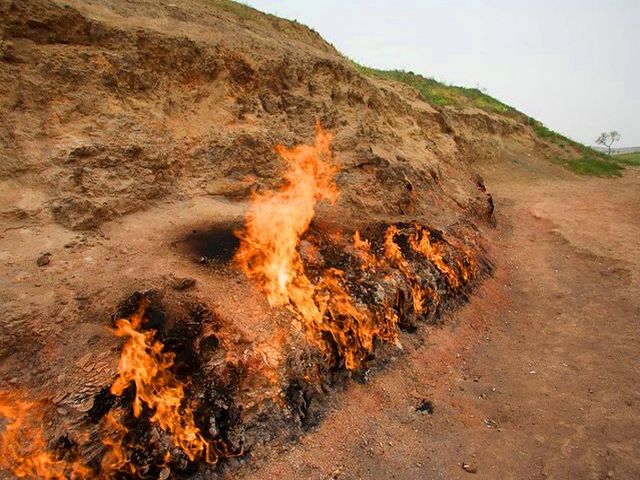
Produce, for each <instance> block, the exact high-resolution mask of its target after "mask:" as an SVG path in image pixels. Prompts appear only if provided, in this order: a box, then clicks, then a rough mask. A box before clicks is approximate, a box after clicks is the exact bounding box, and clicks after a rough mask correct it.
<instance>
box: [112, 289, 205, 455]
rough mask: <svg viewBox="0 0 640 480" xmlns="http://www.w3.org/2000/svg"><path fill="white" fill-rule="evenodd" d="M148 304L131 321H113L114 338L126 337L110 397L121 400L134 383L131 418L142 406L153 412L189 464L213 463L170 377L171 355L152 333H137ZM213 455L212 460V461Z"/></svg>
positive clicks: (178, 387)
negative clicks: (198, 462)
mask: <svg viewBox="0 0 640 480" xmlns="http://www.w3.org/2000/svg"><path fill="white" fill-rule="evenodd" d="M146 308H147V303H146V302H145V301H143V302H142V303H141V305H140V306H139V308H138V310H137V311H136V312H135V313H134V314H133V315H131V317H130V318H128V319H127V318H121V319H119V320H117V321H116V330H115V332H114V333H115V334H116V335H117V336H119V337H126V338H127V341H126V343H125V344H124V346H123V348H122V354H121V355H120V363H119V364H118V377H117V378H116V380H115V381H114V383H113V384H112V386H111V393H113V394H114V395H117V396H120V395H122V394H123V393H124V391H125V390H126V389H127V388H128V387H129V385H130V384H131V383H132V382H133V384H134V385H135V387H136V392H135V398H134V401H133V414H134V416H135V417H139V416H140V414H141V413H142V407H143V405H146V406H147V407H148V408H149V409H150V410H151V411H152V412H153V415H152V416H151V421H152V422H156V423H157V424H158V425H159V427H160V428H161V429H163V430H164V431H167V432H170V433H171V436H172V440H173V443H174V445H175V446H177V447H179V448H180V449H182V451H183V452H184V453H185V454H186V455H187V457H189V459H190V460H191V461H193V460H195V459H196V458H199V457H204V459H205V460H207V461H209V462H215V461H216V460H217V455H216V453H215V449H211V448H210V445H209V443H208V442H207V441H206V440H205V438H204V437H203V436H202V434H201V433H200V430H199V428H198V427H197V426H196V424H195V420H194V416H193V411H192V409H191V408H190V407H189V406H188V405H183V403H184V398H185V394H184V386H183V384H182V383H181V382H180V381H179V380H178V379H177V378H176V377H175V376H174V375H173V373H172V372H171V370H170V368H171V367H172V366H173V360H174V356H175V355H174V354H173V353H171V352H165V351H163V350H164V345H163V344H162V343H161V342H159V341H157V340H154V335H155V332H154V331H153V330H148V331H142V332H141V331H138V328H139V327H140V325H141V322H142V318H143V316H144V312H145V310H146ZM212 455H213V458H212Z"/></svg>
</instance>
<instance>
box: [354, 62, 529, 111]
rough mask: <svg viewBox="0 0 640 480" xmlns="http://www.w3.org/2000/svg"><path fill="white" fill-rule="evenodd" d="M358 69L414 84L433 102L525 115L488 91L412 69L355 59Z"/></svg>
mask: <svg viewBox="0 0 640 480" xmlns="http://www.w3.org/2000/svg"><path fill="white" fill-rule="evenodd" d="M354 64H355V65H356V67H357V68H358V70H360V71H361V72H362V73H364V74H365V75H369V76H372V77H379V78H386V79H388V80H395V81H397V82H401V83H404V84H406V85H409V86H411V87H413V88H415V89H416V90H417V91H418V92H420V94H421V95H422V97H423V98H424V99H425V100H426V101H427V102H428V103H430V104H431V105H436V106H445V105H451V106H453V107H459V108H462V107H469V106H474V107H476V108H479V109H481V110H485V111H488V112H493V113H498V114H500V115H505V116H508V117H511V118H516V119H518V120H524V119H525V118H526V116H525V115H524V114H523V113H521V112H519V111H518V110H516V109H515V108H513V107H510V106H509V105H506V104H504V103H502V102H500V101H499V100H497V99H495V98H493V97H492V96H491V95H487V94H486V93H484V92H482V91H481V90H479V89H477V88H466V87H457V86H454V85H447V84H445V83H442V82H438V81H437V80H434V79H433V78H427V77H424V76H422V75H419V74H417V73H413V72H406V71H404V70H378V69H376V68H370V67H365V66H363V65H359V64H357V63H355V62H354Z"/></svg>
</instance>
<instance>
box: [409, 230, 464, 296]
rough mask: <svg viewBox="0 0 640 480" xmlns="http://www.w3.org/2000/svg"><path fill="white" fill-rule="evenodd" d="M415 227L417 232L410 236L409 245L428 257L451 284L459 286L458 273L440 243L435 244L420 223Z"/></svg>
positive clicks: (455, 286) (454, 286)
mask: <svg viewBox="0 0 640 480" xmlns="http://www.w3.org/2000/svg"><path fill="white" fill-rule="evenodd" d="M415 229H416V232H417V233H415V234H413V235H411V236H409V245H411V248H413V249H414V250H415V251H416V252H420V253H422V254H423V255H424V256H425V257H427V258H428V259H429V260H430V261H431V262H432V263H433V264H434V265H435V266H436V268H437V269H438V270H439V271H440V272H441V273H442V274H444V275H445V276H446V277H447V279H448V281H449V285H451V286H452V287H453V288H457V287H459V286H460V280H459V278H458V273H457V272H456V271H455V270H454V269H453V268H451V267H450V266H449V265H447V264H446V262H445V261H444V258H443V255H444V251H443V250H442V247H441V246H440V244H433V243H432V242H431V237H430V233H429V231H428V230H425V229H423V228H422V227H421V226H420V225H417V224H416V225H415ZM463 271H464V270H463ZM465 280H466V277H465Z"/></svg>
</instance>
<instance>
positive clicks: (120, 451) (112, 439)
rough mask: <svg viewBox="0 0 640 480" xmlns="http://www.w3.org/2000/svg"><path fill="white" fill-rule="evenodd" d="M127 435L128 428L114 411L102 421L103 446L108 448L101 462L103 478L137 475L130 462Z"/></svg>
mask: <svg viewBox="0 0 640 480" xmlns="http://www.w3.org/2000/svg"><path fill="white" fill-rule="evenodd" d="M127 433H128V430H127V428H126V427H125V426H124V425H122V423H120V421H119V420H118V419H117V418H116V415H115V414H114V413H113V412H112V411H110V412H108V413H107V414H106V415H105V416H104V418H103V419H102V444H103V445H105V446H106V447H107V448H106V451H105V454H104V455H103V456H102V460H101V462H100V469H101V471H102V472H103V476H106V477H107V478H110V477H112V476H114V474H115V473H116V472H121V473H129V474H131V475H135V473H136V467H135V465H134V464H133V463H131V462H130V460H129V457H128V455H127V450H126V448H125V445H124V443H125V442H124V437H125V435H126V434H127Z"/></svg>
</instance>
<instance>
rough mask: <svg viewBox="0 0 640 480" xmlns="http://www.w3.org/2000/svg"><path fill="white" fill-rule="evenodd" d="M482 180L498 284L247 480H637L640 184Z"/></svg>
mask: <svg viewBox="0 0 640 480" xmlns="http://www.w3.org/2000/svg"><path fill="white" fill-rule="evenodd" d="M516 173H517V172H516ZM521 173H523V172H521ZM488 176H489V177H490V178H489V182H488V187H489V189H490V190H491V191H493V192H494V193H495V199H496V204H497V218H498V222H499V227H498V228H497V230H496V231H494V232H493V234H492V236H493V237H494V239H495V251H494V255H495V258H496V260H497V271H496V275H495V277H494V278H493V279H492V280H490V281H488V282H486V283H485V285H484V286H483V287H482V288H481V289H480V291H479V292H478V294H477V295H476V296H475V297H474V298H473V300H472V302H471V303H470V304H469V305H467V306H466V307H465V308H464V309H462V311H459V312H458V313H457V314H456V315H455V318H454V319H453V322H452V326H451V327H450V328H449V327H446V328H435V329H433V330H432V331H431V332H430V333H429V335H430V340H429V341H428V342H427V344H426V345H425V346H423V347H422V348H419V349H418V350H417V351H414V352H411V353H409V354H407V358H405V359H404V361H402V362H397V363H395V364H394V365H393V367H392V368H391V369H389V370H388V371H386V372H377V373H374V375H373V376H372V379H371V381H370V382H369V384H368V385H357V384H354V385H351V386H349V388H348V392H347V393H346V394H345V395H344V396H343V397H342V398H341V399H340V404H339V405H338V406H337V408H336V409H335V410H334V411H333V412H332V413H330V414H329V415H328V417H327V418H326V419H325V420H324V422H323V423H322V424H321V425H320V426H319V428H318V429H317V430H316V431H314V432H313V433H310V434H308V435H307V436H305V437H304V438H303V439H302V440H301V441H300V442H299V443H298V444H296V445H291V446H289V447H286V448H284V449H283V451H281V452H279V453H278V455H277V458H276V457H275V456H272V457H270V460H267V461H265V462H263V466H262V468H260V469H258V470H257V471H252V472H246V473H244V474H243V475H241V478H247V479H248V478H254V479H289V478H318V479H319V478H345V479H350V478H378V479H383V478H384V479H387V478H398V479H424V478H516V479H525V478H526V479H528V478H532V479H537V478H557V479H563V478H585V479H587V478H589V479H604V478H624V479H631V478H640V418H639V416H638V413H637V412H638V410H637V409H638V405H639V404H640V393H639V391H638V374H639V373H640V361H639V358H640V356H639V354H640V343H639V340H640V338H639V336H640V335H639V330H638V327H639V320H640V298H639V296H638V286H639V281H640V275H639V274H640V268H639V266H640V242H639V241H638V240H639V238H640V169H627V171H626V173H625V176H624V177H623V178H622V179H607V180H605V179H593V178H590V179H577V178H575V177H566V176H565V178H562V179H556V180H553V179H550V178H549V177H546V176H544V177H543V178H544V179H542V180H541V179H539V180H531V179H530V178H527V177H530V176H524V177H523V176H522V175H521V176H520V178H527V179H526V180H515V178H518V176H517V175H504V174H500V173H495V172H494V173H489V174H488ZM424 399H427V400H431V401H432V402H433V405H434V412H433V414H432V415H429V414H425V413H418V412H416V407H417V406H418V405H420V404H421V402H422V401H423V400H424ZM463 463H466V464H467V468H466V470H469V471H465V469H463V467H462V464H463ZM474 471H476V472H475V473H474Z"/></svg>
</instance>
